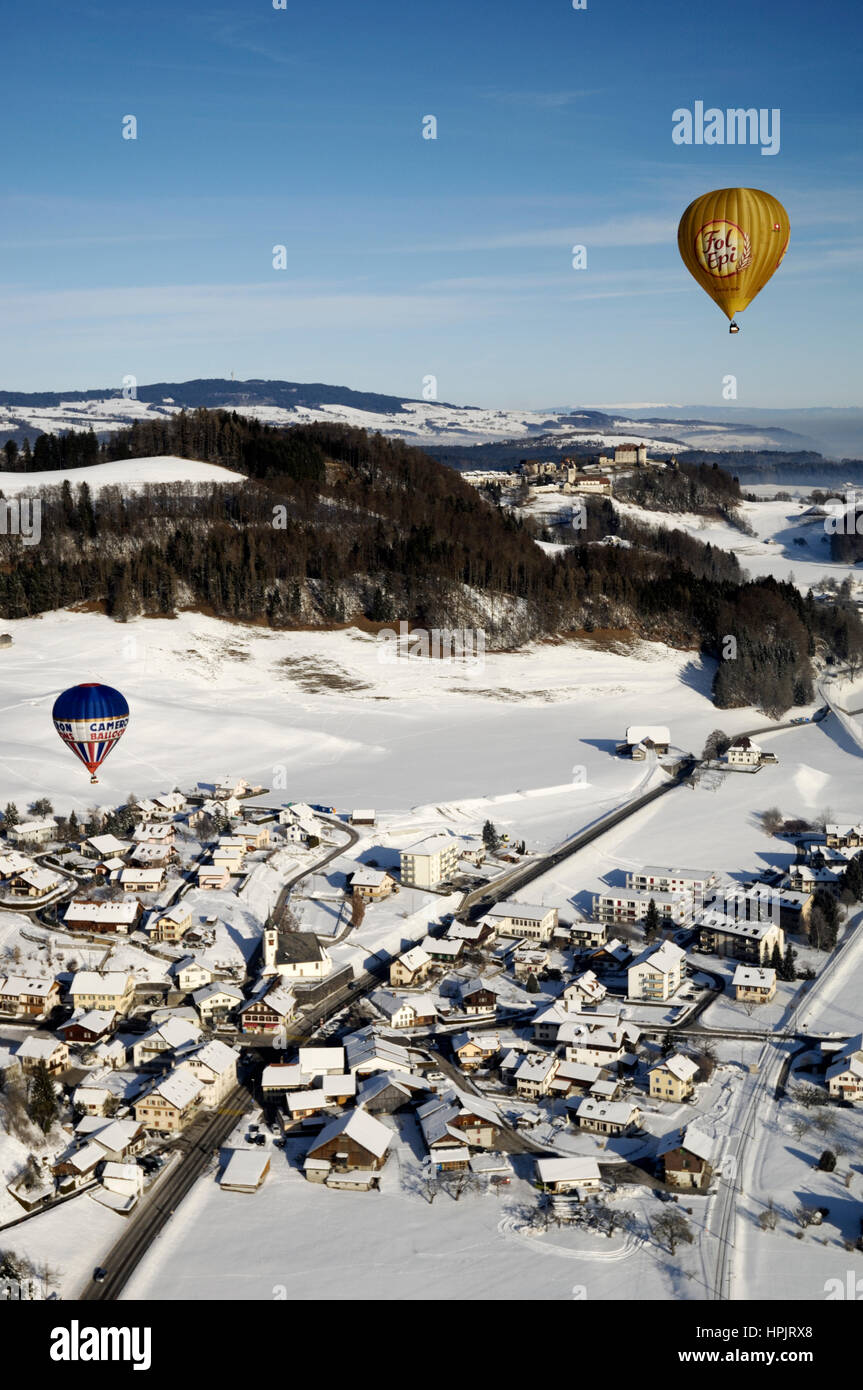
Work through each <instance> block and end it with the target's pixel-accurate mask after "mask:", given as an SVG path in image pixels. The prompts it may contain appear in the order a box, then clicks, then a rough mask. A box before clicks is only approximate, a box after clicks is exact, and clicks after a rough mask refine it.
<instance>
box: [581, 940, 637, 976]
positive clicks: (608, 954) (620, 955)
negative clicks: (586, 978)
mask: <svg viewBox="0 0 863 1390" xmlns="http://www.w3.org/2000/svg"><path fill="white" fill-rule="evenodd" d="M587 960H588V964H589V965H590V966H591V968H592V969H593V970H598V971H599V973H600V974H601V975H605V974H608V975H614V974H619V972H620V971H621V970H625V969H626V967H627V966H628V965H629V962H630V961H631V960H632V952H631V951H630V949H629V947H628V946H624V944H623V942H622V941H621V940H620V937H619V936H614V937H612V939H611V941H606V943H605V945H603V946H598V947H597V948H596V950H595V951H590V952H589V954H588V957H587Z"/></svg>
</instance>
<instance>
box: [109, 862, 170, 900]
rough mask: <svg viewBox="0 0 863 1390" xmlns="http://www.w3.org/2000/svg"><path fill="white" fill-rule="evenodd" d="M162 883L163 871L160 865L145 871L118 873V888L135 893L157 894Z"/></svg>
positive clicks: (128, 870) (123, 871)
mask: <svg viewBox="0 0 863 1390" xmlns="http://www.w3.org/2000/svg"><path fill="white" fill-rule="evenodd" d="M164 882H165V869H164V865H162V864H155V865H153V866H151V867H150V868H146V869H141V868H136V869H123V870H121V872H120V887H121V888H125V889H127V890H131V891H134V892H136V893H158V891H159V889H160V888H161V887H162V885H163V884H164Z"/></svg>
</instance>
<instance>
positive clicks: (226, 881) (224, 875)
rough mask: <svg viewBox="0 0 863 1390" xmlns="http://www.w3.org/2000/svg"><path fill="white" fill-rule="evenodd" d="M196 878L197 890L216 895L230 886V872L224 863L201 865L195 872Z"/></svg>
mask: <svg viewBox="0 0 863 1390" xmlns="http://www.w3.org/2000/svg"><path fill="white" fill-rule="evenodd" d="M196 878H197V881H198V887H199V888H201V889H206V890H209V891H212V892H216V893H221V892H223V891H224V890H225V889H226V888H230V886H231V874H230V870H229V869H228V867H227V865H226V864H224V863H221V864H215V863H209V864H201V865H200V866H199V868H198V870H197V873H196Z"/></svg>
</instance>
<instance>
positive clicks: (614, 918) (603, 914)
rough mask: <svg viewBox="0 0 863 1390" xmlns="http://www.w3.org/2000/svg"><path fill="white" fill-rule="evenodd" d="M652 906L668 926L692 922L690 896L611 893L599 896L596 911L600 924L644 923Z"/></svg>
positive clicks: (629, 892)
mask: <svg viewBox="0 0 863 1390" xmlns="http://www.w3.org/2000/svg"><path fill="white" fill-rule="evenodd" d="M651 903H653V905H654V907H655V908H656V912H657V915H658V916H659V918H660V919H661V921H663V922H664V923H670V924H671V925H673V926H675V927H684V926H686V925H687V924H688V923H689V922H691V920H692V897H691V895H690V894H689V893H642V892H639V891H638V890H637V889H634V888H629V889H623V888H616V889H615V890H614V891H613V892H611V893H597V894H596V896H595V897H594V900H593V911H594V915H595V917H596V920H597V921H598V922H605V923H609V922H630V923H634V922H643V921H644V919H645V918H646V916H647V914H648V912H649V910H650V904H651Z"/></svg>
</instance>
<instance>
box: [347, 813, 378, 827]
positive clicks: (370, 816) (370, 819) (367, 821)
mask: <svg viewBox="0 0 863 1390" xmlns="http://www.w3.org/2000/svg"><path fill="white" fill-rule="evenodd" d="M374 823H375V813H374V811H372V810H364V811H351V825H374Z"/></svg>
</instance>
